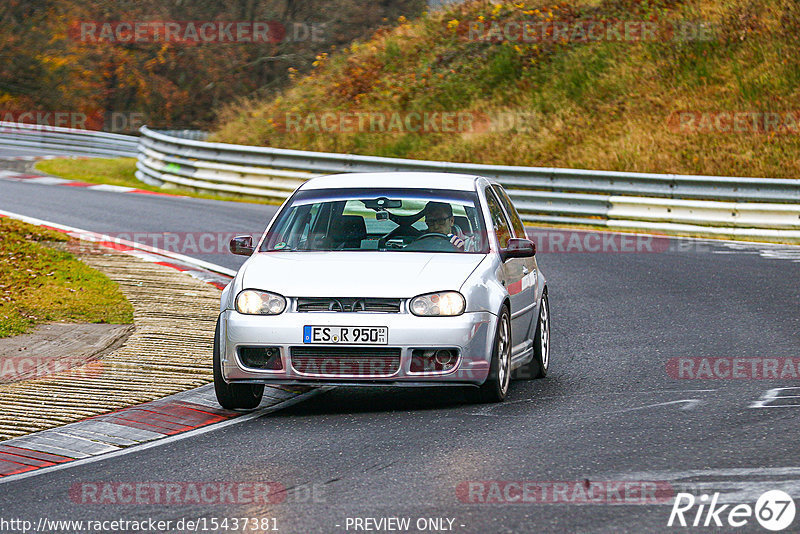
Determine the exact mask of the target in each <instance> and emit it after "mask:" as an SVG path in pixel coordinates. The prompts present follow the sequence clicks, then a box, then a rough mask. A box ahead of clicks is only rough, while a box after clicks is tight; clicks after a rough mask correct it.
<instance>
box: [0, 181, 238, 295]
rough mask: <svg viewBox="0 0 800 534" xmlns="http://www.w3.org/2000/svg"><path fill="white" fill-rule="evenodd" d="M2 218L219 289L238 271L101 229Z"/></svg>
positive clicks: (23, 217)
mask: <svg viewBox="0 0 800 534" xmlns="http://www.w3.org/2000/svg"><path fill="white" fill-rule="evenodd" d="M0 172H2V171H0ZM0 217H10V218H12V219H17V220H20V221H22V222H26V223H29V224H34V225H36V226H43V227H45V228H50V229H51V230H55V231H57V232H62V233H64V234H67V235H69V236H71V237H74V238H76V239H80V240H82V241H87V242H92V243H97V244H99V245H103V246H104V247H108V248H111V249H114V250H116V251H118V252H122V253H123V254H128V255H131V256H136V257H137V258H140V259H142V260H144V261H147V262H150V263H156V264H158V265H163V266H165V267H171V268H173V269H175V270H178V271H181V272H183V273H186V274H188V275H190V276H193V277H194V278H197V279H198V280H202V281H203V282H206V283H207V284H211V285H212V286H214V287H216V288H218V289H224V288H225V286H226V285H228V283H229V282H230V281H231V279H232V278H233V277H234V276H235V275H236V271H234V270H232V269H228V268H225V267H222V266H220V265H215V264H213V263H209V262H206V261H202V260H198V259H195V258H191V257H189V256H185V255H183V254H178V253H176V252H170V251H167V250H163V249H159V248H156V247H151V246H148V245H143V244H141V243H136V242H134V241H128V240H126V239H119V238H116V237H111V236H108V235H105V234H100V233H97V232H90V231H88V230H82V229H80V228H75V227H72V226H66V225H63V224H58V223H54V222H50V221H45V220H42V219H37V218H35V217H28V216H26V215H21V214H19V213H14V212H11V211H5V210H0Z"/></svg>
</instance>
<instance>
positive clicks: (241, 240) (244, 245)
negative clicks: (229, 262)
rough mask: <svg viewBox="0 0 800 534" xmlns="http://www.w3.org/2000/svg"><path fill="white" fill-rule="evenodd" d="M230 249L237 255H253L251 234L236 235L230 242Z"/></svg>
mask: <svg viewBox="0 0 800 534" xmlns="http://www.w3.org/2000/svg"><path fill="white" fill-rule="evenodd" d="M230 249H231V252H232V253H233V254H237V255H239V256H252V255H253V236H250V235H237V236H236V237H234V238H233V239H231V242H230Z"/></svg>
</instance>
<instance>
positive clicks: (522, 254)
mask: <svg viewBox="0 0 800 534" xmlns="http://www.w3.org/2000/svg"><path fill="white" fill-rule="evenodd" d="M535 255H536V243H534V242H533V241H531V240H529V239H518V238H511V239H509V240H508V245H507V246H506V248H505V249H503V250H501V251H500V256H501V257H502V258H503V261H506V260H507V259H509V258H530V257H533V256H535Z"/></svg>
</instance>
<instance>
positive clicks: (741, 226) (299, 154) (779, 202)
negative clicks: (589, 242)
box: [136, 127, 800, 241]
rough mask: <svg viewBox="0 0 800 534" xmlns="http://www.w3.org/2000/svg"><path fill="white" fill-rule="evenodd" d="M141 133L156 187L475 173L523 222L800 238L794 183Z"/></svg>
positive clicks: (142, 156) (284, 187)
mask: <svg viewBox="0 0 800 534" xmlns="http://www.w3.org/2000/svg"><path fill="white" fill-rule="evenodd" d="M141 133H142V137H141V138H140V145H139V159H138V162H137V169H138V170H137V173H136V175H137V177H138V178H139V179H140V180H142V181H144V182H147V183H150V184H155V185H164V184H172V185H177V186H184V187H191V188H195V189H199V190H205V191H217V192H227V193H235V194H241V195H248V196H257V197H264V198H271V199H275V200H281V199H285V198H286V197H287V196H288V195H289V194H290V193H291V192H292V191H293V190H294V189H295V188H296V187H297V186H299V185H300V184H301V183H302V182H303V181H305V180H307V179H309V178H311V177H314V176H318V175H321V174H330V173H347V172H381V171H437V172H450V173H462V174H476V175H481V176H486V177H488V178H493V179H496V180H497V181H498V182H499V183H501V184H503V186H504V187H505V188H506V189H507V190H508V192H509V195H510V196H511V198H512V200H513V201H514V203H515V205H516V206H517V208H518V209H519V211H520V214H521V215H522V217H523V219H525V220H526V221H528V222H533V223H551V224H583V225H592V226H607V227H610V228H614V229H629V230H641V231H648V232H663V233H687V234H707V235H708V234H710V235H721V236H734V237H752V238H762V239H763V238H769V239H778V240H785V241H800V180H791V179H771V178H730V177H718V176H685V175H676V174H647V173H628V172H612V171H589V170H575V169H556V168H541V167H515V166H505V165H481V164H471V163H452V162H441V161H421V160H411V159H397V158H383V157H374V156H358V155H350V154H334V153H325V152H308V151H303V150H287V149H279V148H268V147H255V146H245V145H231V144H225V143H209V142H205V141H200V140H194V139H184V138H177V137H174V136H171V135H166V134H165V133H164V132H157V131H154V130H151V129H149V128H147V127H143V128H142V129H141Z"/></svg>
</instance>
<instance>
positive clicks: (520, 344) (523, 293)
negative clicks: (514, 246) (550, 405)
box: [485, 187, 535, 357]
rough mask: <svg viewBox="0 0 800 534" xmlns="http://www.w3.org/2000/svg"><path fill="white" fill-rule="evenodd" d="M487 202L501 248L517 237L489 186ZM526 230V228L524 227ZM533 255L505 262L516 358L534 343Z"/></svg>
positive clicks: (505, 277)
mask: <svg viewBox="0 0 800 534" xmlns="http://www.w3.org/2000/svg"><path fill="white" fill-rule="evenodd" d="M485 194H486V203H487V207H488V208H489V214H490V215H491V218H492V226H493V229H494V232H495V234H496V235H497V241H498V243H499V245H500V248H501V249H504V248H506V247H507V246H508V240H509V239H511V238H512V237H515V235H514V233H513V230H512V226H511V223H510V221H509V217H508V215H507V214H506V211H505V209H504V208H503V206H502V202H501V201H500V200H499V199H498V195H497V194H496V193H495V192H494V190H493V188H492V187H487V188H486V191H485ZM523 231H524V230H523ZM530 269H531V267H530V258H509V259H507V260H506V261H505V262H504V263H503V268H502V275H503V278H504V279H503V280H502V282H503V284H504V285H505V287H506V290H507V291H508V297H509V300H510V301H511V343H512V345H513V346H512V349H511V351H512V357H514V356H517V355H518V354H519V353H521V352H524V351H526V350H527V349H528V348H529V347H530V345H531V343H532V342H531V341H530V339H529V338H530V336H529V330H530V325H531V319H532V317H533V311H534V307H535V306H534V300H533V293H532V288H531V287H530V286H531V279H530Z"/></svg>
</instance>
